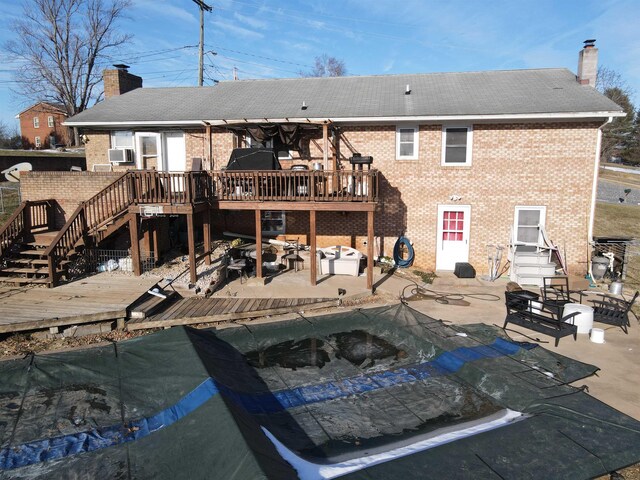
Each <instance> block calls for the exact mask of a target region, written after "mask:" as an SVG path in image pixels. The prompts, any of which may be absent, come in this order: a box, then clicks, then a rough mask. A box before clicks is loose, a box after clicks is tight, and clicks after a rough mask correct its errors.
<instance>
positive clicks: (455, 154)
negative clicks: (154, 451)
mask: <svg viewBox="0 0 640 480" xmlns="http://www.w3.org/2000/svg"><path fill="white" fill-rule="evenodd" d="M472 143H473V127H471V126H455V127H442V165H471V145H472Z"/></svg>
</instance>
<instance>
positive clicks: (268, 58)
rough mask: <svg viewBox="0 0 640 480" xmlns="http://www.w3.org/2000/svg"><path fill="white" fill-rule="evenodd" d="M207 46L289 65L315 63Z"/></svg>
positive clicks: (304, 65)
mask: <svg viewBox="0 0 640 480" xmlns="http://www.w3.org/2000/svg"><path fill="white" fill-rule="evenodd" d="M207 48H213V49H214V50H224V51H226V52H233V53H239V54H240V55H246V56H248V57H255V58H264V59H265V60H271V61H272V62H278V63H286V64H288V65H295V66H297V67H307V68H313V65H306V64H304V63H296V62H290V61H288V60H280V59H278V58H273V57H267V56H264V55H257V54H255V53H248V52H242V51H240V50H233V49H231V48H224V47H220V46H215V45H207Z"/></svg>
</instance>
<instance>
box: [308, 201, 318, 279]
mask: <svg viewBox="0 0 640 480" xmlns="http://www.w3.org/2000/svg"><path fill="white" fill-rule="evenodd" d="M309 237H310V239H309V263H310V265H309V267H310V268H309V270H310V271H311V286H312V287H315V286H316V283H317V281H318V272H317V266H318V261H317V258H318V257H317V248H318V247H317V243H316V211H315V210H310V211H309Z"/></svg>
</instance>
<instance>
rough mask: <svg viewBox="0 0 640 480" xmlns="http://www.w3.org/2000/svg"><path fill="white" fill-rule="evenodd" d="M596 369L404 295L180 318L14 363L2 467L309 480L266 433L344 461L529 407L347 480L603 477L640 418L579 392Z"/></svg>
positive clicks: (637, 436) (1, 432)
mask: <svg viewBox="0 0 640 480" xmlns="http://www.w3.org/2000/svg"><path fill="white" fill-rule="evenodd" d="M596 370H597V368H596V367H594V366H593V365H588V364H584V363H581V362H577V361H574V360H571V359H569V358H566V357H563V356H561V355H559V354H556V353H553V352H550V351H547V350H545V349H543V348H541V347H539V346H536V345H535V344H526V343H517V342H512V341H510V340H509V339H508V337H506V336H505V334H504V332H503V331H502V330H501V329H499V328H495V327H489V326H486V325H468V326H464V327H460V326H458V327H454V326H447V325H445V324H443V323H442V322H440V321H437V320H435V319H432V318H430V317H428V316H426V315H423V314H421V313H419V312H417V311H415V310H413V309H411V308H409V307H407V306H404V305H394V306H390V307H380V308H374V309H368V310H353V311H345V312H340V313H337V314H332V315H324V316H321V317H314V318H303V317H301V318H299V319H295V320H290V321H285V322H278V323H276V324H263V325H245V326H242V327H238V328H228V329H224V330H220V331H214V330H196V329H191V328H186V327H175V328H172V329H170V330H165V331H162V332H158V333H156V334H153V335H149V336H146V337H139V338H136V339H132V340H128V341H124V342H120V343H117V344H113V345H109V346H103V347H98V348H92V349H87V350H81V351H73V352H62V353H55V354H51V355H36V356H28V357H26V358H24V359H20V360H12V361H5V362H0V380H1V381H0V478H2V479H4V478H6V479H9V478H11V479H14V478H17V479H27V478H122V479H130V478H141V479H145V478H149V479H151V478H153V479H156V478H158V479H164V478H167V479H169V478H170V479H181V478H184V479H200V478H202V479H205V478H206V479H225V480H226V479H254V478H255V479H259V478H274V479H287V478H295V477H296V472H295V471H294V470H293V469H292V467H291V466H290V465H289V464H288V463H287V462H285V461H284V460H283V459H282V457H281V456H280V455H279V454H278V452H277V451H276V449H275V447H274V445H273V444H272V443H271V442H270V440H269V439H268V438H267V437H266V436H265V434H264V433H263V431H262V427H264V428H266V429H268V431H269V432H271V433H273V434H274V435H275V437H276V438H277V439H278V440H279V441H280V442H282V443H283V444H285V446H287V447H288V448H289V449H290V450H292V451H294V452H295V453H297V454H298V455H300V456H301V457H304V458H306V459H307V460H311V461H316V462H319V463H323V462H324V463H327V462H333V461H337V460H341V459H350V458H356V457H358V456H362V455H366V452H367V451H368V450H369V449H370V448H376V449H380V448H384V447H385V442H391V443H394V444H398V443H399V442H400V443H403V442H404V443H406V442H410V441H412V440H411V439H412V438H413V437H414V436H415V435H417V434H420V433H424V432H425V431H429V430H432V429H438V428H440V427H442V426H444V425H450V424H455V423H456V422H460V421H465V420H468V419H473V418H478V416H482V415H485V414H490V413H492V412H495V411H496V410H499V409H504V408H508V409H512V410H517V411H520V412H523V413H524V414H525V415H526V417H525V418H524V419H522V420H521V421H518V422H516V423H512V424H508V425H505V426H503V427H500V428H497V429H495V430H491V431H486V432H483V433H479V434H476V435H474V436H471V437H467V438H463V439H460V440H456V441H453V442H450V443H447V444H444V445H440V446H437V447H434V448H431V449H429V450H425V451H422V452H418V453H414V454H413V455H410V456H406V457H402V458H398V459H395V460H391V461H387V462H385V463H381V464H379V465H375V466H370V467H368V468H366V469H364V470H361V471H356V472H353V473H350V474H348V475H347V476H345V477H344V478H357V479H390V478H403V477H405V478H590V477H595V476H598V475H602V474H604V473H606V472H609V471H612V470H616V469H619V468H621V467H624V466H627V465H629V464H633V463H636V462H638V461H640V422H638V421H636V420H634V419H632V418H630V417H628V416H626V415H623V414H621V413H620V412H618V411H616V410H614V409H612V408H611V407H609V406H607V405H605V404H603V403H601V402H599V401H598V400H596V399H594V398H592V397H590V396H589V395H587V394H586V393H584V392H583V391H581V390H580V389H578V388H575V387H572V386H570V385H568V384H569V383H571V382H575V381H576V380H578V379H580V378H583V377H585V376H588V375H590V374H592V373H594V372H595V371H596ZM105 427H111V430H109V428H105ZM114 429H115V430H114ZM114 431H115V432H116V434H115V435H114V434H113V432H114ZM109 432H111V433H109ZM92 445H94V446H95V448H87V447H91V446H92ZM55 452H57V453H55ZM53 453H55V455H54V454H53ZM56 455H58V456H57V457H56ZM20 462H23V464H22V465H23V466H16V465H18V464H19V463H20ZM14 467H15V468H14Z"/></svg>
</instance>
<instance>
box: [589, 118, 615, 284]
mask: <svg viewBox="0 0 640 480" xmlns="http://www.w3.org/2000/svg"><path fill="white" fill-rule="evenodd" d="M612 121H613V117H609V118H608V119H607V121H606V122H604V123H603V124H602V125H600V127H599V128H598V139H597V141H596V157H595V163H594V165H593V185H591V208H590V210H589V232H588V234H587V241H588V242H589V243H591V242H593V224H594V222H595V215H596V198H597V194H598V176H599V173H600V150H601V148H602V127H604V126H605V125H607V124H609V123H611V122H612ZM589 273H591V262H589Z"/></svg>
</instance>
